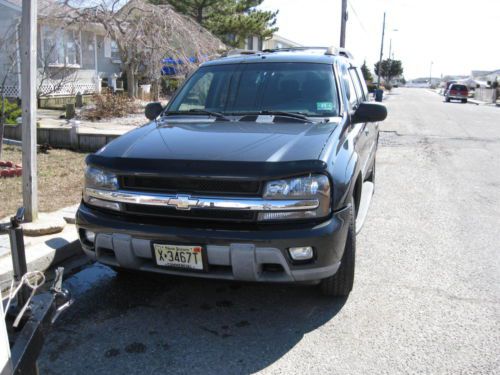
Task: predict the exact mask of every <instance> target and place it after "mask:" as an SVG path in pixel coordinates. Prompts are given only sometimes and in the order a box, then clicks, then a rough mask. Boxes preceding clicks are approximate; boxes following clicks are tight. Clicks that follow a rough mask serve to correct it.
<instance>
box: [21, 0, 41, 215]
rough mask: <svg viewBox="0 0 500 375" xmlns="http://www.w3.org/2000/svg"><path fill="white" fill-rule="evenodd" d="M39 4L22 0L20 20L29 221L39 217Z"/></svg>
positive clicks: (25, 170)
mask: <svg viewBox="0 0 500 375" xmlns="http://www.w3.org/2000/svg"><path fill="white" fill-rule="evenodd" d="M37 1H38V0H23V3H22V7H23V8H22V17H21V99H22V100H21V109H22V120H23V124H22V137H23V205H24V208H25V217H26V220H27V221H29V222H31V221H35V220H36V219H37V217H38V182H37V161H36V158H37V156H36V143H37V142H36V90H35V88H36V65H37V59H36V27H37Z"/></svg>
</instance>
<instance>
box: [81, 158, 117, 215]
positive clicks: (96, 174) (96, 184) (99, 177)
mask: <svg viewBox="0 0 500 375" xmlns="http://www.w3.org/2000/svg"><path fill="white" fill-rule="evenodd" d="M89 188H90V189H103V190H118V178H117V177H116V175H115V174H113V173H110V172H106V171H103V170H102V169H98V168H94V167H87V169H86V170H85V187H84V189H83V201H84V202H85V203H87V204H89V205H91V206H96V207H101V208H106V209H109V210H114V211H120V210H121V205H120V204H119V203H115V202H109V201H106V200H103V199H98V198H95V197H91V196H88V195H87V189H89Z"/></svg>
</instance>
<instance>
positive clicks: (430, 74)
mask: <svg viewBox="0 0 500 375" xmlns="http://www.w3.org/2000/svg"><path fill="white" fill-rule="evenodd" d="M432 64H434V61H431V67H430V69H429V87H432Z"/></svg>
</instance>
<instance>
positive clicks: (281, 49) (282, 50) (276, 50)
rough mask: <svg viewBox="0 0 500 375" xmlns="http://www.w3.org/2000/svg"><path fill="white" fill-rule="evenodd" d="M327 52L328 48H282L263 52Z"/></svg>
mask: <svg viewBox="0 0 500 375" xmlns="http://www.w3.org/2000/svg"><path fill="white" fill-rule="evenodd" d="M315 49H316V50H317V49H319V50H326V47H281V48H270V49H265V50H263V51H262V52H287V51H307V50H315Z"/></svg>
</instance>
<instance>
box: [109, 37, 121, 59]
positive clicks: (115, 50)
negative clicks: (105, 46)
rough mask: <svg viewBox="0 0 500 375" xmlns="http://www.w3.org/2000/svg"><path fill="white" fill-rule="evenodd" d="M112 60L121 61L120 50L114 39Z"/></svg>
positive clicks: (112, 42)
mask: <svg viewBox="0 0 500 375" xmlns="http://www.w3.org/2000/svg"><path fill="white" fill-rule="evenodd" d="M111 60H112V61H113V62H121V57H120V50H119V48H118V44H117V43H116V42H115V41H114V40H112V41H111Z"/></svg>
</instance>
